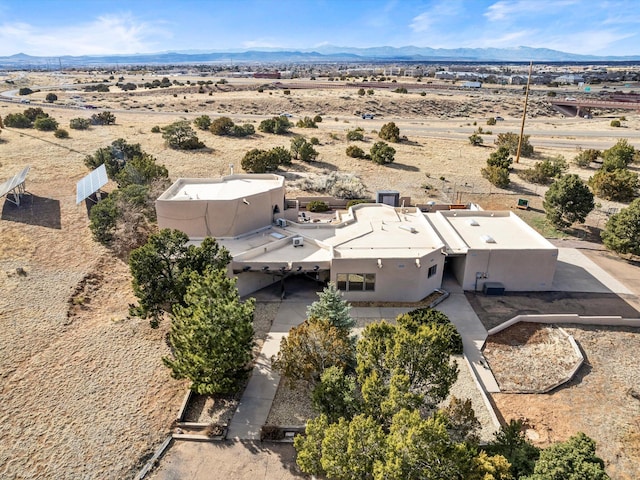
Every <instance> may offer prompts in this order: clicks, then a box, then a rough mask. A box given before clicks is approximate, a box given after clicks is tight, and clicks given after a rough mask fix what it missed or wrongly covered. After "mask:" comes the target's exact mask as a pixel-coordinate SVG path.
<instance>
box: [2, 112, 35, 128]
mask: <svg viewBox="0 0 640 480" xmlns="http://www.w3.org/2000/svg"><path fill="white" fill-rule="evenodd" d="M4 126H5V127H9V128H31V120H29V119H28V118H27V117H26V116H25V114H24V113H9V114H7V116H6V117H4Z"/></svg>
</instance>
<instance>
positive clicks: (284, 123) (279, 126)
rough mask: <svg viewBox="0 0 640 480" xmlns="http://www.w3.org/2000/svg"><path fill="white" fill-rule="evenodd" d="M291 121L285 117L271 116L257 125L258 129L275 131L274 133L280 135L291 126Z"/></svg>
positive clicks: (266, 131) (268, 131) (267, 131)
mask: <svg viewBox="0 0 640 480" xmlns="http://www.w3.org/2000/svg"><path fill="white" fill-rule="evenodd" d="M291 126H292V125H291V122H290V121H289V119H287V117H273V118H269V119H267V120H263V121H262V122H260V125H258V130H260V131H261V132H265V133H275V134H276V135H282V134H285V133H287V132H288V131H289V129H290V128H291Z"/></svg>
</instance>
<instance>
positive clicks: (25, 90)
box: [18, 87, 33, 95]
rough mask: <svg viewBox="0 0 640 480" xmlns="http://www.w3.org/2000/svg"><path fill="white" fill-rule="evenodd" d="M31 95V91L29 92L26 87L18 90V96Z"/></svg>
mask: <svg viewBox="0 0 640 480" xmlns="http://www.w3.org/2000/svg"><path fill="white" fill-rule="evenodd" d="M32 93H33V90H31V89H30V88H28V87H23V88H21V89H20V90H18V95H31V94H32Z"/></svg>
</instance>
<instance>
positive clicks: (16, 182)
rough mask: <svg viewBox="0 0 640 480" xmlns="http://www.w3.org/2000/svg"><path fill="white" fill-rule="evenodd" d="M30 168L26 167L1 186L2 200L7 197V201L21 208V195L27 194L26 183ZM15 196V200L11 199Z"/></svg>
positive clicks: (0, 194) (0, 195)
mask: <svg viewBox="0 0 640 480" xmlns="http://www.w3.org/2000/svg"><path fill="white" fill-rule="evenodd" d="M30 168H31V167H30V166H26V167H24V168H23V169H22V171H20V172H19V173H17V174H15V175H14V176H13V177H11V178H10V179H9V180H7V181H6V182H4V183H3V184H2V185H0V198H2V197H4V196H5V195H6V196H7V200H9V201H10V202H12V203H15V204H16V205H18V206H20V195H22V194H23V193H24V192H25V188H24V182H25V180H26V179H27V174H28V173H29V169H30ZM9 195H13V199H11V198H10V197H9Z"/></svg>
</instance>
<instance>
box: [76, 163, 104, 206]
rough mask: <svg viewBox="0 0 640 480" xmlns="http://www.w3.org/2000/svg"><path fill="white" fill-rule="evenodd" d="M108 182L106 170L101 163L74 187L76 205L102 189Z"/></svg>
mask: <svg viewBox="0 0 640 480" xmlns="http://www.w3.org/2000/svg"><path fill="white" fill-rule="evenodd" d="M108 181H109V179H108V178H107V169H106V168H105V166H104V163H103V164H102V165H100V166H99V167H98V168H96V169H95V170H94V171H92V172H91V173H90V174H89V175H87V176H86V177H84V178H83V179H82V180H80V181H78V184H77V186H76V204H78V203H80V202H82V201H83V200H84V199H86V198H88V197H90V196H91V195H93V194H94V193H96V192H97V191H98V190H100V189H101V188H102V187H104V186H105V185H106V184H107V182H108Z"/></svg>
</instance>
